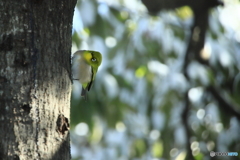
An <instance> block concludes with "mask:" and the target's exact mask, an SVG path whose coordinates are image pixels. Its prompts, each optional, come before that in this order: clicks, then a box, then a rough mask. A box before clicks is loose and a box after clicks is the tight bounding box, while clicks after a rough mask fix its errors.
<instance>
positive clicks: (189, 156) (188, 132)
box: [182, 90, 194, 160]
mask: <svg viewBox="0 0 240 160" xmlns="http://www.w3.org/2000/svg"><path fill="white" fill-rule="evenodd" d="M184 99H185V106H184V109H183V111H182V122H183V126H184V129H185V133H186V141H187V142H186V144H187V146H186V147H187V156H186V159H192V160H194V157H193V155H192V150H191V142H190V137H191V130H190V128H189V127H188V126H189V125H188V113H189V110H190V102H189V98H188V90H187V91H186V93H185V97H184Z"/></svg>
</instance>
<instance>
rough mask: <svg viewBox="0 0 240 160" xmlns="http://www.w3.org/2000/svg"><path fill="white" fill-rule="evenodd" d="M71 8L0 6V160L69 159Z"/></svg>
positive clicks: (38, 3)
mask: <svg viewBox="0 0 240 160" xmlns="http://www.w3.org/2000/svg"><path fill="white" fill-rule="evenodd" d="M75 4H76V0H68V1H53V0H49V1H47V0H5V1H3V0H2V1H0V160H13V159H14V160H19V159H20V160H37V159H38V160H50V159H53V160H61V159H62V160H68V159H70V142H69V132H68V127H69V116H70V115H69V113H70V93H71V72H70V71H71V70H70V66H71V64H70V62H71V61H70V58H71V57H70V55H71V54H70V53H71V42H72V41H71V33H72V17H73V11H74V7H75Z"/></svg>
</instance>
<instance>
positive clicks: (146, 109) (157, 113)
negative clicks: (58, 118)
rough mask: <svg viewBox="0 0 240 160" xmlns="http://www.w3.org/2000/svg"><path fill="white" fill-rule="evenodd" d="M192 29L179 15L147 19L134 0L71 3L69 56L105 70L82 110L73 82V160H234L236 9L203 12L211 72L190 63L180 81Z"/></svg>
mask: <svg viewBox="0 0 240 160" xmlns="http://www.w3.org/2000/svg"><path fill="white" fill-rule="evenodd" d="M192 23H193V13H192V10H191V9H190V8H189V7H187V6H184V7H181V8H177V9H175V10H165V11H161V12H159V14H158V15H156V16H150V15H149V14H148V12H147V9H146V7H145V6H144V5H143V4H142V2H141V1H138V0H131V1H128V0H98V1H96V0H79V1H78V3H77V5H76V8H75V14H74V21H73V31H72V35H73V36H72V43H73V45H72V53H74V52H75V51H76V50H79V49H90V50H96V51H100V52H101V53H102V55H103V63H102V65H101V67H100V68H99V72H98V74H97V77H96V80H95V82H94V85H93V87H92V89H91V91H90V92H89V93H88V99H87V100H84V99H82V98H80V92H81V86H80V84H79V83H78V82H76V81H74V85H73V92H72V101H71V152H72V159H74V160H75V159H76V160H77V159H80V160H167V159H176V160H184V159H186V155H187V154H188V150H187V145H190V146H189V147H190V148H191V154H192V155H193V157H194V158H195V159H196V160H201V159H205V160H208V159H210V156H209V152H210V151H219V152H220V151H221V152H228V151H229V152H238V154H240V125H239V117H238V115H237V114H239V111H240V107H239V106H240V73H239V69H240V63H239V62H240V45H239V43H240V4H239V1H236V0H228V1H225V5H224V7H216V8H214V9H212V10H211V11H210V15H209V29H208V31H207V33H206V39H205V44H204V48H203V50H202V51H201V56H202V58H204V59H205V60H207V61H208V62H209V65H203V64H201V63H199V62H197V61H195V60H192V61H190V62H189V66H188V68H187V73H188V75H189V79H190V80H187V79H186V78H185V76H184V74H183V70H182V68H183V67H182V66H183V63H184V57H185V52H186V48H187V45H188V40H189V36H190V31H191V25H192ZM211 90H213V92H214V91H215V92H216V93H217V94H218V95H220V96H221V97H220V100H219V97H216V95H215V96H214V94H211V92H210V91H211ZM185 93H187V99H189V102H190V107H189V110H188V113H189V114H188V116H187V127H188V128H189V131H190V132H189V133H190V134H189V135H188V136H187V135H186V127H184V123H183V118H182V117H183V114H184V113H183V112H184V106H185V104H186V103H187V102H186V94H185ZM221 98H222V99H224V100H225V101H224V102H227V104H229V105H225V104H224V102H222V101H221ZM220 105H223V107H220ZM229 106H230V107H233V108H234V113H235V114H234V113H233V112H231V111H229V110H228V109H229V108H228V107H229ZM224 107H225V109H223V108H224ZM187 139H188V140H189V142H190V144H187ZM222 158H224V159H234V158H236V159H239V156H238V157H222Z"/></svg>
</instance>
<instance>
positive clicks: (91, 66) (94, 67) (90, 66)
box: [72, 50, 102, 97]
mask: <svg viewBox="0 0 240 160" xmlns="http://www.w3.org/2000/svg"><path fill="white" fill-rule="evenodd" d="M101 63H102V55H101V53H100V52H97V51H91V50H80V51H77V52H75V53H74V55H73V58H72V74H73V80H79V82H80V83H81V84H82V94H81V95H82V96H84V97H85V96H86V91H89V90H90V88H91V86H92V84H93V81H94V79H95V77H96V73H97V71H98V67H99V66H100V65H101Z"/></svg>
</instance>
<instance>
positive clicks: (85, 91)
mask: <svg viewBox="0 0 240 160" xmlns="http://www.w3.org/2000/svg"><path fill="white" fill-rule="evenodd" d="M81 96H82V97H84V99H86V98H87V90H86V89H84V88H83V87H82V93H81Z"/></svg>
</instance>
